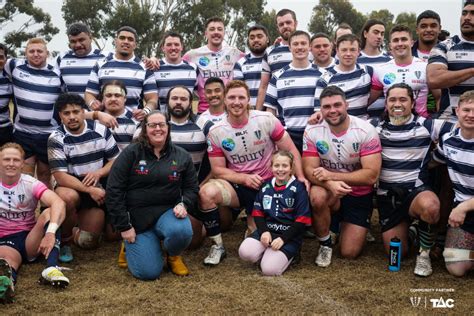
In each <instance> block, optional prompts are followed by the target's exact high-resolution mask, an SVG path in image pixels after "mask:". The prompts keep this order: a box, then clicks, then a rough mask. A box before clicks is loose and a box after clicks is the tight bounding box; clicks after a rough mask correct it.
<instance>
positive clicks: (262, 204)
mask: <svg viewBox="0 0 474 316" xmlns="http://www.w3.org/2000/svg"><path fill="white" fill-rule="evenodd" d="M292 169H293V155H292V154H291V153H290V152H288V151H284V150H280V151H277V152H276V153H275V154H273V157H272V172H273V178H272V179H271V180H270V181H268V182H267V183H265V184H264V185H263V187H262V189H261V190H260V192H259V193H258V194H257V198H256V200H255V203H254V209H253V211H252V216H253V218H254V219H255V224H256V225H257V230H256V231H255V232H253V234H252V235H251V236H250V237H247V238H246V239H245V240H244V241H243V242H242V244H241V245H240V248H239V255H240V258H242V259H243V260H245V261H250V262H253V263H255V262H257V261H259V260H260V259H261V262H260V266H261V268H262V274H263V275H268V276H272V275H281V274H282V273H283V272H284V271H285V270H286V268H287V267H288V266H289V265H290V263H291V261H292V260H293V259H294V258H295V256H296V255H298V253H299V251H300V248H301V244H302V242H303V233H304V231H305V227H306V225H310V224H311V213H310V211H309V201H308V192H307V191H306V188H305V185H304V183H302V182H300V181H298V180H296V178H295V177H294V176H293V175H292Z"/></svg>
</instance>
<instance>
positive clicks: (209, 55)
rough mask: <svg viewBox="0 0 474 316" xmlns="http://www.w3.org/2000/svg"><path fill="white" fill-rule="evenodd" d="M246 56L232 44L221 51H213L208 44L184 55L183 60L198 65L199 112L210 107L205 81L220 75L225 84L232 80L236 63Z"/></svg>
mask: <svg viewBox="0 0 474 316" xmlns="http://www.w3.org/2000/svg"><path fill="white" fill-rule="evenodd" d="M243 56H244V53H242V52H241V51H240V50H238V49H237V48H235V47H231V46H223V47H222V49H221V50H220V51H212V50H210V49H209V47H207V45H204V46H201V47H199V48H196V49H191V50H190V51H189V52H187V53H186V54H185V55H184V56H183V60H185V61H188V62H192V63H195V64H196V65H197V66H198V70H199V74H198V77H197V93H198V96H199V104H198V112H199V113H202V112H204V111H205V110H207V108H208V107H209V104H208V103H207V100H206V96H205V95H204V83H205V82H206V80H207V79H209V78H210V77H218V78H221V79H222V81H224V84H227V82H229V81H231V80H232V78H233V73H234V65H235V63H236V62H237V61H238V60H239V59H240V58H241V57H243Z"/></svg>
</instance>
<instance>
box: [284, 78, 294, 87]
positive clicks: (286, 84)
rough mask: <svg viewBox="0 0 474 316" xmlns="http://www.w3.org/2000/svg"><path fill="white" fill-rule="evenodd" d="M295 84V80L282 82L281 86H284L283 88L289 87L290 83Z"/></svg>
mask: <svg viewBox="0 0 474 316" xmlns="http://www.w3.org/2000/svg"><path fill="white" fill-rule="evenodd" d="M295 82H296V80H295V79H288V80H283V84H284V85H285V87H288V86H290V85H291V84H292V83H295Z"/></svg>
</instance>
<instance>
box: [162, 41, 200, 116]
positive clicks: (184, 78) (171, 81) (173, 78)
mask: <svg viewBox="0 0 474 316" xmlns="http://www.w3.org/2000/svg"><path fill="white" fill-rule="evenodd" d="M160 46H161V50H162V52H163V53H164V54H165V57H163V58H162V59H160V68H159V69H158V70H156V71H155V80H156V86H157V87H158V96H159V98H160V111H161V112H163V113H166V111H167V110H168V104H167V103H166V96H167V95H168V91H169V90H170V89H171V88H172V87H175V86H178V85H181V86H184V87H186V88H187V89H189V91H194V89H195V88H196V84H197V75H198V72H197V66H196V65H195V64H194V63H191V62H187V61H184V60H183V58H182V56H181V53H182V52H183V37H182V36H181V35H180V34H178V33H176V32H167V33H166V34H165V35H164V36H163V39H162V40H161V45H160Z"/></svg>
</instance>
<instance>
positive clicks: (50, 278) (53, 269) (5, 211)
mask: <svg viewBox="0 0 474 316" xmlns="http://www.w3.org/2000/svg"><path fill="white" fill-rule="evenodd" d="M24 159H25V152H24V151H23V149H22V148H21V146H20V145H18V144H15V143H6V144H5V145H3V146H2V147H1V148H0V166H1V167H2V176H1V184H0V187H1V190H0V196H1V202H0V210H1V213H2V216H0V285H1V287H0V288H2V289H3V291H2V292H1V293H0V303H10V302H12V301H13V295H14V284H15V283H16V278H17V273H18V269H19V268H20V265H21V263H22V262H23V261H26V262H28V261H33V260H35V259H36V257H38V256H39V255H41V254H42V255H44V256H45V258H46V268H45V269H44V270H43V271H42V272H41V280H42V281H44V282H45V283H50V284H52V285H53V286H58V287H65V286H67V285H68V284H69V280H68V278H66V277H65V276H64V275H63V273H62V272H61V270H60V269H59V268H58V267H57V264H58V255H59V249H58V248H59V238H58V237H59V236H57V235H58V228H59V226H60V225H61V223H62V222H63V220H64V216H65V210H64V208H65V205H64V202H63V201H62V200H61V199H60V198H59V197H58V196H57V195H56V194H55V193H54V192H53V191H51V190H48V188H47V187H46V186H45V185H44V184H43V183H42V182H40V181H38V180H36V179H35V178H33V177H31V176H29V175H26V174H22V173H21V170H22V168H23V164H24V163H25V160H24ZM38 201H42V202H43V203H44V204H46V205H48V206H49V208H47V209H45V210H44V211H43V213H42V214H41V215H40V216H39V217H38V219H37V220H36V219H35V210H36V206H37V205H38ZM46 227H47V228H46ZM45 228H46V231H45Z"/></svg>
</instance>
